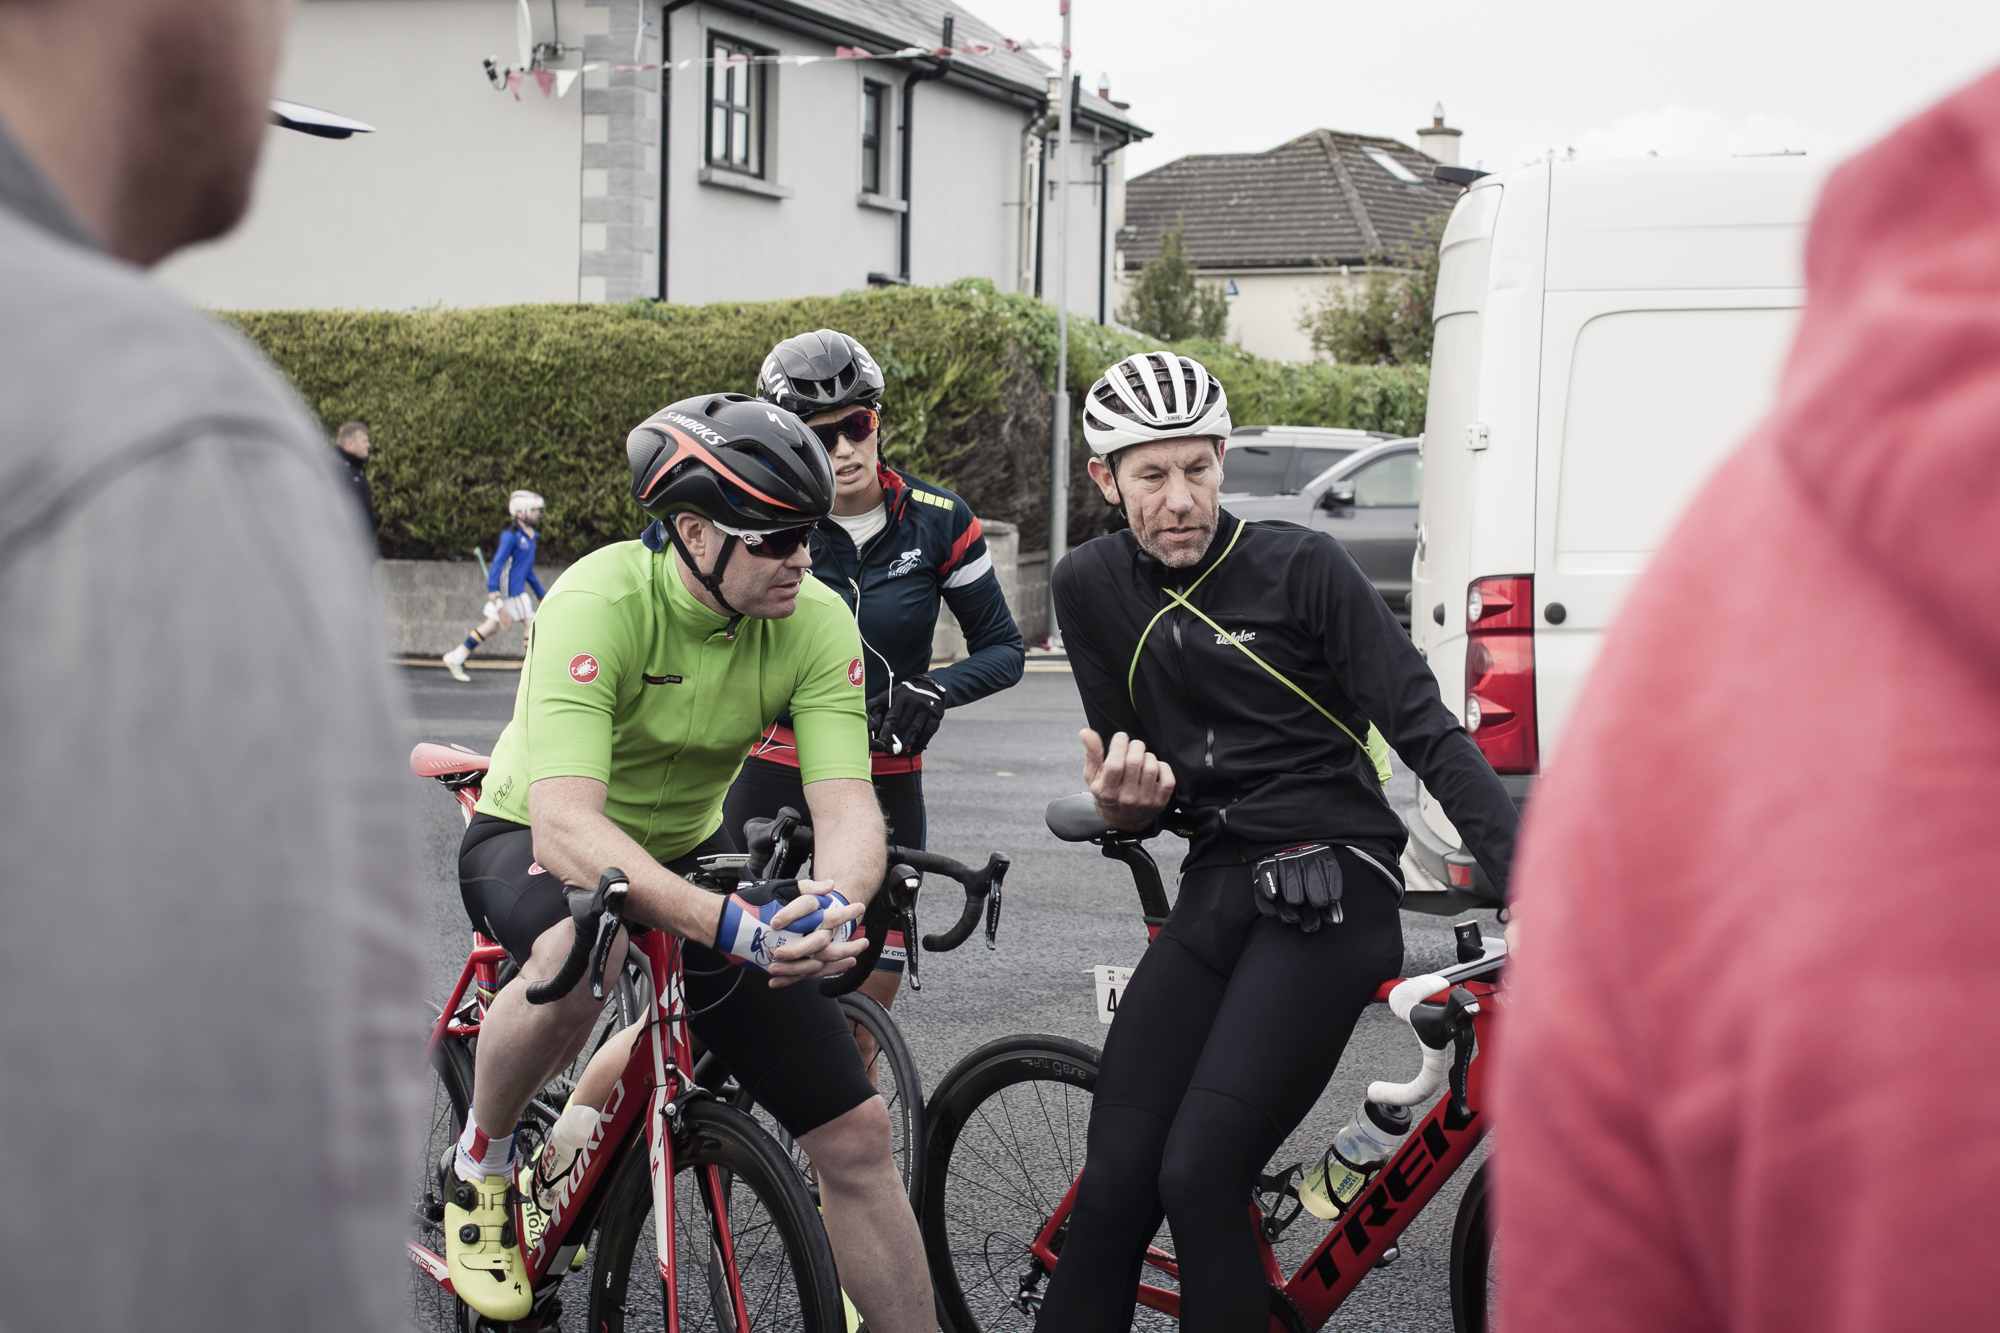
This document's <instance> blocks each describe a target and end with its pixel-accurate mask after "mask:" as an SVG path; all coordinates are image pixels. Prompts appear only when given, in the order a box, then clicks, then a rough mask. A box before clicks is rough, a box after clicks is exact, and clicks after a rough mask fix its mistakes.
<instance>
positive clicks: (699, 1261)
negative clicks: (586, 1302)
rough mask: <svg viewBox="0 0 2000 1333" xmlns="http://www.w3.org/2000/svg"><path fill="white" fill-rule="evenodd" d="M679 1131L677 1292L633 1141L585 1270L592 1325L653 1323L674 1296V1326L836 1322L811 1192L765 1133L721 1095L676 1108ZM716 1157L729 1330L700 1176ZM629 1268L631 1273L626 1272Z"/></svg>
mask: <svg viewBox="0 0 2000 1333" xmlns="http://www.w3.org/2000/svg"><path fill="white" fill-rule="evenodd" d="M686 1125H687V1133H686V1136H685V1138H686V1141H685V1142H684V1143H680V1144H677V1145H676V1146H675V1150H674V1165H675V1168H676V1170H675V1175H674V1263H675V1270H674V1271H675V1273H676V1275H677V1278H678V1287H679V1291H678V1293H677V1295H674V1294H670V1293H668V1292H667V1290H666V1284H665V1282H664V1281H662V1280H660V1279H659V1278H658V1277H657V1276H655V1275H657V1274H658V1273H659V1271H660V1266H659V1248H658V1241H657V1238H656V1235H655V1231H654V1218H653V1177H652V1168H651V1163H650V1162H649V1160H648V1155H647V1153H646V1152H645V1151H644V1150H643V1148H636V1149H635V1150H634V1151H633V1152H631V1153H630V1154H628V1155H627V1157H626V1160H625V1164H624V1165H623V1167H621V1168H620V1170H619V1175H618V1179H617V1180H616V1181H615V1182H614V1183H613V1185H612V1188H611V1193H610V1195H609V1197H608V1198H607V1200H606V1202H605V1205H604V1212H603V1214H602V1215H601V1216H600V1217H599V1219H598V1232H597V1245H596V1251H597V1252H596V1256H595V1260H596V1261H595V1263H593V1264H592V1266H591V1271H590V1320H589V1327H590V1328H591V1330H592V1333H621V1330H623V1329H624V1328H625V1327H626V1325H627V1321H628V1320H629V1321H630V1323H631V1327H633V1328H634V1329H641V1328H664V1327H665V1326H666V1317H665V1302H666V1301H667V1300H668V1299H670V1298H671V1299H674V1305H675V1310H676V1311H677V1313H678V1315H679V1326H680V1328H681V1329H682V1330H684V1333H703V1331H704V1330H711V1329H712V1330H716V1333H757V1331H758V1330H763V1329H783V1330H788V1331H789V1330H799V1333H845V1330H846V1327H847V1320H846V1315H845V1313H844V1312H843V1310H842V1308H841V1300H840V1282H839V1279H838V1278H837V1277H836V1276H835V1274H834V1266H833V1248H832V1246H830V1245H828V1244H827V1239H826V1230H825V1228H824V1227H822V1226H821V1225H820V1221H819V1215H818V1213H817V1212H816V1211H815V1210H814V1208H813V1203H812V1199H811V1198H810V1197H809V1196H808V1195H807V1194H806V1191H805V1187H804V1185H803V1184H801V1183H800V1180H799V1175H798V1172H797V1171H796V1170H795V1169H794V1168H793V1167H792V1164H791V1162H790V1161H789V1160H788V1159H787V1158H786V1156H785V1154H784V1153H783V1152H782V1151H780V1150H779V1148H778V1145H777V1144H775V1143H773V1142H772V1141H771V1139H770V1136H769V1135H767V1134H765V1133H764V1132H763V1131H762V1130H760V1129H759V1128H758V1127H757V1125H756V1122H755V1121H753V1120H751V1119H750V1118H749V1117H748V1116H746V1115H744V1114H743V1113H742V1112H741V1111H738V1110H737V1109H736V1108H734V1107H732V1106H727V1105H724V1104H723V1103H721V1102H715V1101H698V1102H695V1103H694V1104H693V1105H691V1106H689V1107H688V1108H687V1115H686ZM707 1167H716V1168H719V1170H718V1171H717V1173H716V1174H717V1176H718V1177H719V1179H720V1184H721V1194H722V1200H721V1201H722V1205H723V1211H724V1213H725V1214H726V1216H727V1218H728V1222H729V1238H730V1241H731V1245H732V1248H733V1250H734V1253H735V1256H736V1269H737V1272H738V1274H739V1275H740V1278H741V1283H742V1290H743V1306H744V1309H745V1310H746V1311H747V1312H748V1314H749V1317H750V1327H749V1328H748V1329H738V1328H737V1326H736V1319H735V1314H734V1309H733V1304H732V1302H731V1301H730V1299H729V1294H728V1286H727V1283H726V1281H725V1280H724V1273H723V1269H722V1262H721V1260H722V1249H721V1246H720V1244H719V1243H718V1241H719V1236H720V1234H721V1233H720V1231H719V1229H718V1228H717V1227H716V1224H715V1214H714V1212H713V1211H712V1209H711V1207H710V1201H709V1198H708V1195H707V1194H706V1187H705V1186H704V1184H703V1177H704V1175H705V1174H706V1173H705V1171H704V1168H707ZM635 1271H636V1272H637V1273H638V1274H639V1275H640V1277H639V1281H637V1282H633V1281H632V1276H633V1274H634V1272H635Z"/></svg>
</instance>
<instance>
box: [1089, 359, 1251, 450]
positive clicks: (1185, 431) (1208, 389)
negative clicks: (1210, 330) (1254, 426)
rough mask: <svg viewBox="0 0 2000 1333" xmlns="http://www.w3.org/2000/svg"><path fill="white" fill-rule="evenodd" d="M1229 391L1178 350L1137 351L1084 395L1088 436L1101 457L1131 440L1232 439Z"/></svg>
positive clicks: (1197, 362) (1144, 441) (1107, 372)
mask: <svg viewBox="0 0 2000 1333" xmlns="http://www.w3.org/2000/svg"><path fill="white" fill-rule="evenodd" d="M1229 431H1230V425H1229V395H1228V394H1226V393H1224V392H1223V391H1222V381H1221V380H1219V379H1217V378H1215V376H1213V375H1211V374H1209V372H1208V367H1207V366H1204V365H1203V364H1202V363H1201V362H1199V361H1197V360H1195V359H1194V358H1193V357H1189V356H1175V355H1174V354H1173V353H1172V352H1137V353H1134V354H1133V355H1131V356H1128V357H1126V358H1125V359H1124V360H1123V361H1120V362H1119V363H1118V364H1117V365H1115V366H1113V367H1111V369H1109V370H1107V371H1105V372H1104V376H1103V378H1101V379H1100V380H1098V381H1097V383H1095V384H1093V385H1091V386H1090V392H1089V393H1088V394H1086V395H1084V399H1083V438H1084V442H1085V443H1086V444H1088V445H1089V446H1090V448H1091V452H1093V453H1095V454H1096V455H1097V456H1098V457H1099V458H1103V457H1105V456H1107V455H1109V454H1113V453H1116V452H1117V451H1118V450H1120V449H1123V448H1125V447H1126V446H1128V445H1134V444H1148V443H1150V442H1152V441H1154V440H1177V439H1182V438H1184V437H1186V436H1189V435H1207V436H1210V437H1212V438H1214V439H1218V440H1226V439H1228V438H1229Z"/></svg>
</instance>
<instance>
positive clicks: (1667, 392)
mask: <svg viewBox="0 0 2000 1333" xmlns="http://www.w3.org/2000/svg"><path fill="white" fill-rule="evenodd" d="M1635 167H1636V168H1637V169H1635V170H1633V171H1631V172H1619V171H1610V172H1607V171H1605V170H1604V169H1603V168H1602V167H1600V168H1599V169H1598V170H1596V171H1594V172H1591V173H1568V172H1565V171H1563V170H1562V169H1560V168H1558V169H1557V170H1556V172H1555V173H1554V177H1553V179H1552V182H1551V189H1550V209H1549V260H1548V279H1547V281H1548V290H1547V294H1546V297H1545V299H1544V307H1543V348H1542V367H1541V370H1542V374H1541V408H1540V413H1539V416H1540V430H1539V432H1538V433H1539V436H1540V449H1539V457H1538V460H1537V467H1536V502H1535V568H1534V573H1535V586H1534V591H1535V603H1536V616H1535V628H1536V633H1535V675H1536V705H1537V712H1538V720H1539V730H1540V733H1541V753H1542V756H1543V759H1544V762H1546V761H1547V759H1548V757H1549V755H1550V754H1551V753H1552V750H1553V747H1554V745H1555V743H1556V740H1557V738H1558V737H1559V736H1560V734H1561V732H1562V729H1563V727H1564V725H1565V723H1566V722H1567V721H1568V718H1569V714H1570V712H1571V710H1572V709H1573V708H1574V707H1575V704H1576V699H1577V695H1578V694H1579V692H1580V691H1581V689H1582V686H1583V682H1584V679H1585V677H1586V676H1587V675H1588V673H1589V670H1590V667H1591V665H1592V663H1593V662H1594V661H1595V660H1596V657H1597V652H1598V649H1599V646H1600V645H1601V643H1602V641H1603V635H1604V631H1605V630H1606V629H1607V628H1608V627H1609V625H1610V624H1611V621H1612V618H1613V617H1614V616H1615V615H1616V614H1617V612H1618V609H1619V607H1620V605H1621V604H1622V603H1623V601H1624V599H1625V596H1626V594H1627V593H1628V592H1629V591H1630V589H1631V587H1632V585H1633V583H1634V582H1635V581H1636V579H1637V577H1638V575H1639V574H1640V572H1641V571H1642V570H1643V569H1644V568H1645V566H1646V562H1647V561H1648V560H1649V559H1650V558H1651V556H1652V553H1653V552H1654V551H1655V550H1657V549H1658V548H1659V546H1660V544H1661V542H1662V541H1664V540H1665V539H1666V536H1667V533H1668V532H1669V531H1670V530H1671V529H1672V527H1673V525H1674V523H1675V521H1676V520H1677V519H1678V518H1679V516H1680V514H1681V512H1682V510H1683V509H1685V508H1686V506H1687V503H1688V502H1689V501H1690V500H1691V499H1692V498H1693V497H1694V494H1695V492H1696V491H1697V490H1699V489H1700V487H1701V485H1702V484H1703V482H1704V481H1705V480H1706V479H1707V477H1708V475H1709V473H1710V472H1712V471H1713V470H1714V468H1715V466H1716V465H1717V464H1718V463H1719V462H1720V461H1721V460H1722V459H1723V457H1724V456H1726V455H1727V454H1728V453H1729V452H1730V450H1731V449H1733V448H1734V447H1735V446H1736V445H1737V444H1738V443H1740V442H1741V441H1742V440H1743V438H1744V437H1745V435H1747V434H1748V433H1749V431H1750V430H1751V429H1752V428H1753V427H1754V426H1755V425H1756V423H1757V421H1758V420H1759V419H1760V418H1761V417H1762V416H1763V414H1764V413H1765V412H1766V411H1767V410H1768V408H1769V406H1770V403H1771V402H1772V400H1773V398H1774V397H1775V394H1776V390H1777V384H1778V377H1779V373H1780V371H1781V369H1782V367H1783V363H1784V358H1785V353H1786V351H1787V350H1788V349H1789V347H1790V346H1791V340H1792V334H1793V331H1794V329H1795V327H1796V325H1797V322H1798V310H1799V307H1800V306H1802V305H1803V304H1804V300H1805V292H1804V289H1803V273H1802V262H1801V261H1802V255H1803V242H1804V228H1805V222H1806V219H1807V217H1808V215H1809V213H1810V210H1811V205H1812V199H1813V197H1814V195H1815V194H1816V192H1817V184H1818V180H1819V176H1818V172H1817V171H1816V170H1813V169H1809V168H1806V167H1804V166H1803V165H1802V164H1791V163H1773V162H1757V163H1751V162H1738V163H1714V164H1705V165H1704V166H1702V167H1693V166H1692V165H1691V166H1690V169H1688V170H1684V171H1668V172H1662V171H1659V170H1658V165H1657V164H1635ZM1649 167H1650V168H1651V169H1647V168H1649Z"/></svg>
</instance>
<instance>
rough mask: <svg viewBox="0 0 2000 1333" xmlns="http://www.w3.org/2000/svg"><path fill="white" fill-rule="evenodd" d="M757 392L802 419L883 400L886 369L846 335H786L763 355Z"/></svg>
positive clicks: (826, 331) (823, 331)
mask: <svg viewBox="0 0 2000 1333" xmlns="http://www.w3.org/2000/svg"><path fill="white" fill-rule="evenodd" d="M757 395H758V397H760V398H762V399H763V400H764V401H765V402H767V403H776V404H777V405H778V406H779V407H782V408H784V409H785V410H786V411H789V412H796V413H798V414H799V415H800V416H802V417H807V416H811V415H813V414H814V413H815V412H837V411H839V410H840V409H841V408H843V407H852V406H854V405H855V404H856V403H866V404H868V405H870V406H875V405H878V404H880V403H881V401H882V368H881V367H880V366H878V365H876V364H875V358H874V357H872V356H870V355H868V349H867V348H866V347H863V346H862V345H861V344H860V343H858V342H856V341H854V339H852V338H850V337H848V336H847V335H846V334H844V333H835V332H834V331H833V330H832V329H820V330H818V331H817V332H814V333H801V334H800V335H799V336H798V337H796V338H787V339H785V340H784V341H783V342H781V343H779V344H778V345H777V346H776V347H773V348H772V349H771V354H770V355H769V356H767V357H765V358H764V368H763V369H762V370H760V371H758V372H757Z"/></svg>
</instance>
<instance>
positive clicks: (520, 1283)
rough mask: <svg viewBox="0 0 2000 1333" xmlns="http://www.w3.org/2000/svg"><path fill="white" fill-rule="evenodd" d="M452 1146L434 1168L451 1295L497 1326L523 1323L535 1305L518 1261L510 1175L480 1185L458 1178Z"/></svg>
mask: <svg viewBox="0 0 2000 1333" xmlns="http://www.w3.org/2000/svg"><path fill="white" fill-rule="evenodd" d="M457 1152H458V1149H457V1147H456V1145H454V1146H453V1148H452V1150H451V1152H450V1153H447V1154H446V1155H445V1159H444V1162H443V1164H442V1165H441V1166H440V1167H439V1168H438V1175H439V1180H440V1184H441V1185H442V1188H441V1189H440V1190H439V1193H441V1194H442V1195H444V1251H445V1252H444V1260H445V1270H446V1271H447V1272H448V1273H449V1274H450V1275H451V1285H452V1290H454V1291H456V1292H457V1293H458V1298H459V1299H460V1300H462V1301H464V1302H465V1303H466V1304H467V1305H469V1306H471V1307H472V1308H473V1309H474V1310H477V1311H478V1312H479V1313H480V1314H483V1315H485V1316H486V1317H487V1318H488V1319H491V1320H493V1321H495V1322H496V1323H502V1324H508V1323H512V1322H513V1321H515V1320H516V1319H526V1318H527V1317H528V1311H529V1310H530V1309H531V1308H533V1306H534V1303H535V1293H534V1290H533V1289H532V1288H530V1287H529V1286H528V1276H527V1265H526V1264H525V1263H524V1262H523V1260H522V1257H521V1237H520V1234H519V1231H518V1228H517V1224H516V1221H515V1212H514V1203H515V1201H516V1200H518V1199H519V1198H520V1194H519V1193H518V1192H517V1191H516V1190H515V1188H514V1175H513V1172H511V1171H510V1172H508V1173H507V1174H506V1175H504V1176H485V1177H482V1178H481V1179H480V1180H479V1181H477V1182H473V1181H466V1180H460V1179H459V1178H458V1173H457V1172H456V1171H454V1170H453V1169H452V1161H453V1158H454V1157H455V1156H456V1155H457Z"/></svg>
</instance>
